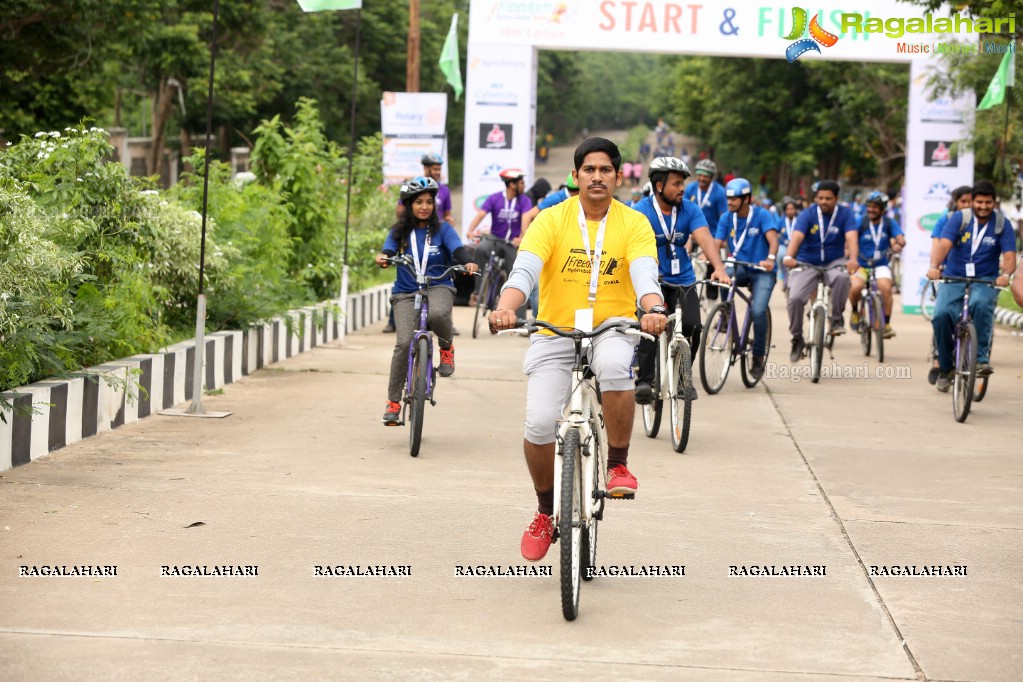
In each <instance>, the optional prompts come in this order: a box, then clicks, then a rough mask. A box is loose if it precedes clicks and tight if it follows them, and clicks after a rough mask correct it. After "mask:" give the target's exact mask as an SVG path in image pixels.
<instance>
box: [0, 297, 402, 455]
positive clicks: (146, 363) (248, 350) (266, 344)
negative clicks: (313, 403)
mask: <svg viewBox="0 0 1023 682" xmlns="http://www.w3.org/2000/svg"><path fill="white" fill-rule="evenodd" d="M391 286H392V285H390V284H385V285H381V286H378V287H374V288H373V289H368V290H366V291H362V292H359V293H356V294H351V295H349V297H348V306H347V308H348V310H347V315H342V314H341V310H340V308H339V307H338V306H337V305H336V302H335V301H328V302H325V303H320V304H318V305H315V306H309V307H306V308H300V309H298V310H292V311H289V312H288V313H287V314H286V315H284V316H282V317H280V318H277V319H274V320H273V321H271V322H268V323H266V324H264V325H262V326H257V327H250V328H249V329H247V330H245V331H222V332H214V333H212V334H209V335H208V336H207V337H206V339H205V353H206V357H205V366H204V369H205V377H204V381H203V383H204V384H205V387H206V389H207V390H215V389H218V388H222V387H223V386H225V385H227V384H230V383H233V382H235V381H237V380H238V379H239V378H241V377H243V376H245V375H247V374H251V373H252V372H254V371H256V370H257V369H260V368H261V367H266V366H268V365H272V364H274V363H275V362H279V361H281V360H284V359H285V358H290V357H292V356H293V355H298V354H299V353H304V352H306V351H308V350H310V349H312V348H315V347H316V346H319V345H323V344H325V343H330V342H331V341H335V340H337V339H338V338H339V337H340V336H341V325H342V324H344V325H345V331H346V333H350V332H354V331H356V330H358V329H361V328H363V327H366V326H368V325H371V324H373V323H375V322H377V321H378V320H381V319H383V318H384V317H386V316H387V314H388V311H389V306H390V302H389V299H390V295H391ZM194 368H195V340H194V339H193V340H189V341H183V342H181V343H178V344H175V345H173V346H170V347H168V348H166V349H164V350H163V351H161V352H159V353H151V354H146V355H136V356H133V357H130V358H125V359H123V360H117V361H114V362H109V363H106V364H103V365H99V366H98V367H92V368H90V369H89V370H88V371H87V372H83V373H81V374H76V375H73V376H71V377H68V378H63V379H46V380H44V381H39V382H37V383H34V384H30V385H28V386H22V387H20V388H17V389H15V390H13V391H10V392H7V393H3V394H2V395H3V397H4V398H6V399H7V400H9V401H10V402H11V403H12V404H13V405H14V406H15V410H13V411H12V410H11V409H4V410H2V412H3V416H4V417H5V419H6V421H4V420H0V471H4V470H7V469H10V468H11V467H16V466H20V465H22V464H28V463H29V462H31V461H32V460H34V459H38V458H40V457H42V456H43V455H45V454H47V453H49V452H53V451H54V450H56V449H58V448H62V447H64V446H65V445H69V444H71V443H74V442H77V441H80V440H82V439H83V438H88V437H89V436H94V435H96V434H97V433H102V432H103V431H110V430H111V429H116V428H117V427H119V426H123V425H124V424H130V423H132V422H135V421H138V420H139V419H142V418H144V417H148V416H149V415H151V414H155V413H157V412H159V411H160V410H165V409H167V408H169V407H173V406H174V405H177V404H179V403H183V402H185V401H189V400H191V399H192V392H193V390H194V389H193V386H192V374H193V371H194ZM129 377H131V380H130V381H129V380H128V379H129ZM30 406H32V407H34V408H35V413H34V414H29V412H28V410H27V409H18V408H28V407H30Z"/></svg>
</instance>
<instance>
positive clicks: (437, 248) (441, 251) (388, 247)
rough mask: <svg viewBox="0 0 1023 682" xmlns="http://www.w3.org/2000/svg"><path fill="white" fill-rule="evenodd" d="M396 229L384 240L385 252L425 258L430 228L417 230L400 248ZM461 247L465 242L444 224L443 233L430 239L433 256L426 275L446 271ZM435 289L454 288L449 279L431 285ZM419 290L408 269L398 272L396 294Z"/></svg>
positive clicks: (404, 268) (400, 268)
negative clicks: (414, 241)
mask: <svg viewBox="0 0 1023 682" xmlns="http://www.w3.org/2000/svg"><path fill="white" fill-rule="evenodd" d="M396 229H397V228H392V229H391V231H390V232H388V233H387V239H386V240H384V248H383V250H384V251H391V252H394V253H397V254H399V255H401V254H412V257H413V258H415V257H416V254H417V253H418V254H419V257H420V258H422V257H423V247H424V246H425V245H426V235H427V228H425V227H417V228H416V229H414V230H412V233H411V234H410V235H409V236H408V239H406V240H405V243H403V244H398V240H397V238H396V237H395V232H396ZM413 239H415V240H416V244H415V249H413V248H412V240H413ZM460 246H462V240H461V239H460V238H459V237H458V233H457V232H456V231H455V228H453V227H451V225H449V224H448V223H441V224H440V230H438V231H437V234H435V235H433V236H432V237H430V255H429V256H428V257H427V260H426V274H427V275H431V276H433V275H439V274H440V273H442V272H444V270H445V269H446V268H447V267H448V266H450V265H452V264H453V263H454V257H453V255H454V253H455V251H456V250H457V249H458V248H459V247H460ZM432 286H449V287H451V286H454V283H453V282H452V281H451V277H448V278H447V279H443V280H439V281H436V282H433V283H432ZM418 290H419V287H418V286H417V285H416V277H415V275H413V274H412V272H411V271H410V270H409V269H408V268H406V267H399V268H398V276H397V279H396V280H395V282H394V293H396V294H408V293H412V292H415V291H418Z"/></svg>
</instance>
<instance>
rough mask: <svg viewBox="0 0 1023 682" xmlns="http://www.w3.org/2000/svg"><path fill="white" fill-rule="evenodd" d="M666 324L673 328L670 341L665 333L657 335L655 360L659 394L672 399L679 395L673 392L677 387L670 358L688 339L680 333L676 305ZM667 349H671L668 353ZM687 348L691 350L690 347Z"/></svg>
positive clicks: (680, 320) (679, 321) (680, 322)
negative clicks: (657, 368) (657, 367)
mask: <svg viewBox="0 0 1023 682" xmlns="http://www.w3.org/2000/svg"><path fill="white" fill-rule="evenodd" d="M680 300H681V298H680ZM668 324H671V325H673V326H672V329H674V331H673V332H672V334H671V341H669V340H668V338H667V337H668V335H667V334H659V335H658V336H657V361H658V362H659V363H661V386H660V396H661V399H662V400H664V399H669V400H674V399H676V398H678V397H679V396H677V395H676V394H675V393H676V391H677V389H678V377H676V376H675V363H674V362H672V360H673V359H674V358H675V356H676V355H678V353H679V348H681V347H682V344H685V345H687V346H688V345H689V341H688V340H687V339H686V337H685V336H684V335H683V334H682V310H681V309H680V308H679V306H678V305H676V306H675V310H674V311H672V313H671V315H669V316H668ZM669 350H670V351H671V354H670V355H669V353H668V351H669ZM689 350H690V352H692V349H691V348H690V349H689Z"/></svg>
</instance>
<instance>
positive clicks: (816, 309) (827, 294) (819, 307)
mask: <svg viewBox="0 0 1023 682" xmlns="http://www.w3.org/2000/svg"><path fill="white" fill-rule="evenodd" d="M830 304H831V289H830V288H829V287H828V285H827V284H826V283H825V277H824V274H823V273H821V275H820V279H819V280H818V281H817V295H816V297H815V298H814V301H813V305H812V306H810V330H811V331H812V330H814V329H816V328H817V327H816V326H815V323H816V322H817V316H818V315H824V323H825V329H824V336H827V335H828V330H827V321H828V317H827V315H828V308H829V307H830ZM816 343H821V344H823V343H824V339H814V340H813V344H816ZM813 344H811V345H813Z"/></svg>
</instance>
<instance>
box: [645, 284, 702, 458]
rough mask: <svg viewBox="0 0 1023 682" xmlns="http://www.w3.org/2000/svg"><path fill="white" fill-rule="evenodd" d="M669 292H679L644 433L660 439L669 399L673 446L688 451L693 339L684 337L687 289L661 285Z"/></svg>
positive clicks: (662, 339)
mask: <svg viewBox="0 0 1023 682" xmlns="http://www.w3.org/2000/svg"><path fill="white" fill-rule="evenodd" d="M661 286H662V287H664V288H666V289H673V290H675V291H676V292H677V293H678V296H677V298H676V302H675V311H674V312H673V313H671V315H669V316H668V328H669V329H671V330H672V332H671V338H670V339H669V338H668V334H660V335H659V336H658V337H657V359H656V360H655V362H654V381H653V384H652V388H653V391H654V396H653V400H652V401H651V402H650V403H649V404H647V405H643V430H644V431H645V432H646V435H647V437H648V438H656V437H657V432H658V430H659V429H660V428H661V412H662V411H663V409H664V400H665V397H667V399H668V402H669V404H670V405H671V407H670V410H671V411H670V415H671V446H672V447H673V448H675V452H684V451H685V449H686V445H688V443H689V426H690V424H691V419H690V417H691V416H692V406H693V399H692V388H693V360H692V357H693V356H692V349H691V348H690V347H689V339H687V338H686V337H685V336H684V335H683V334H682V309H683V308H682V304H683V303H684V298H685V296H684V292H685V289H686V287H684V286H681V285H678V284H670V283H668V282H661Z"/></svg>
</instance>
